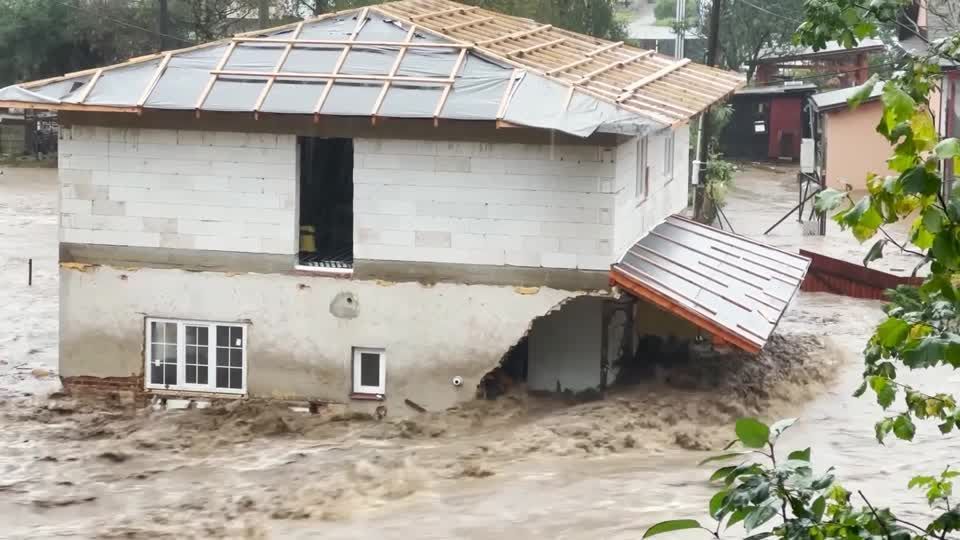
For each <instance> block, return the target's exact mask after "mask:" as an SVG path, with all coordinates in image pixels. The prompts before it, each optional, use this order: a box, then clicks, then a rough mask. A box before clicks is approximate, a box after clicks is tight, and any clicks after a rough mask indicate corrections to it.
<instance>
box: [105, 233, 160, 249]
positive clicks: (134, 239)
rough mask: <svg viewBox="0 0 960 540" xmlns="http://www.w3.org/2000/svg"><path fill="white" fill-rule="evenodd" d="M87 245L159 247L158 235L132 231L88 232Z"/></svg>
mask: <svg viewBox="0 0 960 540" xmlns="http://www.w3.org/2000/svg"><path fill="white" fill-rule="evenodd" d="M89 243H92V244H105V245H113V246H140V247H160V234H159V233H144V232H132V231H107V230H99V231H90V241H89Z"/></svg>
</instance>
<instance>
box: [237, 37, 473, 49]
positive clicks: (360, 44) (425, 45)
mask: <svg viewBox="0 0 960 540" xmlns="http://www.w3.org/2000/svg"><path fill="white" fill-rule="evenodd" d="M234 41H235V42H237V43H268V44H274V45H294V46H299V45H333V46H338V47H342V46H343V45H344V44H346V43H349V44H350V46H351V47H353V48H357V49H359V48H382V47H401V46H403V42H402V41H351V40H349V39H287V38H282V39H281V38H234ZM408 47H410V48H413V49H465V48H469V47H471V45H469V44H466V43H436V42H433V41H422V42H417V43H412V44H410V45H408Z"/></svg>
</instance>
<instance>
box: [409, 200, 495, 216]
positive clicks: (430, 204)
mask: <svg viewBox="0 0 960 540" xmlns="http://www.w3.org/2000/svg"><path fill="white" fill-rule="evenodd" d="M416 215H418V216H436V217H456V218H485V217H493V216H490V215H489V206H488V205H487V204H486V203H484V202H467V203H464V202H436V201H418V202H417V203H416Z"/></svg>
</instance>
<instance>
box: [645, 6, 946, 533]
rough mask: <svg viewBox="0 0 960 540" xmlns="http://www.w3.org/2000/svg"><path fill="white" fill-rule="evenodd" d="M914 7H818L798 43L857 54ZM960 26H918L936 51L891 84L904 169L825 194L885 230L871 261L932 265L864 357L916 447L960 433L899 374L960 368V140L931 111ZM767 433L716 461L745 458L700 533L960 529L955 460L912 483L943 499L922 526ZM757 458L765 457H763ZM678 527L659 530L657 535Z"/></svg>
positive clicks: (853, 223) (861, 224)
mask: <svg viewBox="0 0 960 540" xmlns="http://www.w3.org/2000/svg"><path fill="white" fill-rule="evenodd" d="M907 4H908V2H907V1H906V0H871V1H870V2H864V1H862V0H806V2H805V20H804V22H803V23H802V24H801V25H800V27H799V29H798V30H797V41H798V42H799V43H800V44H802V45H805V46H812V47H814V48H815V49H821V48H823V47H825V46H826V44H827V42H829V41H839V42H840V43H842V44H844V45H846V46H848V47H850V46H855V45H857V44H858V43H859V42H860V41H861V40H863V39H865V38H868V37H876V36H877V35H878V34H879V33H880V32H882V31H884V29H885V28H889V27H890V26H891V25H900V26H901V27H902V28H903V29H905V30H907V31H913V32H915V30H911V27H910V25H905V24H904V23H903V22H902V19H901V18H900V16H901V13H902V11H901V10H902V9H903V8H904V7H906V5H907ZM952 32H953V34H952V35H948V36H947V37H946V38H943V39H936V40H928V38H927V37H926V36H924V35H922V34H920V33H916V32H915V33H916V37H917V38H918V39H922V40H926V41H928V43H927V45H928V52H927V53H925V55H923V56H921V57H915V58H908V59H906V60H904V62H903V65H901V66H899V69H898V70H897V71H896V74H895V75H894V76H893V77H892V78H891V79H890V80H888V81H886V82H885V84H884V87H883V93H882V103H883V113H882V115H881V117H880V118H879V119H878V120H879V122H878V124H877V128H876V129H877V132H878V133H880V134H881V135H882V136H883V137H885V138H886V139H887V140H888V141H889V143H890V145H891V147H892V149H893V154H892V156H891V157H890V159H889V160H888V162H887V165H888V167H889V169H890V170H891V171H893V172H894V174H891V175H884V176H880V175H877V174H874V173H869V174H867V173H866V171H865V174H867V188H868V194H867V195H866V196H864V197H863V198H861V199H859V200H854V199H853V198H852V197H851V194H849V193H846V192H840V191H837V190H826V191H824V192H822V193H821V194H820V195H819V196H818V198H817V202H816V206H817V209H818V210H819V211H820V212H829V213H831V214H833V216H832V217H833V219H834V220H835V221H836V222H837V223H838V224H839V225H840V226H841V227H842V228H843V229H846V230H850V231H851V232H852V234H853V235H854V236H855V237H856V238H857V239H858V240H859V241H860V242H866V241H868V240H870V239H873V238H874V237H876V236H877V235H878V234H879V235H881V236H882V237H881V238H880V239H879V240H877V241H876V242H875V243H874V244H873V246H872V247H871V248H870V250H869V252H868V253H867V256H866V257H865V259H864V264H869V263H870V262H872V261H874V260H876V259H879V258H881V257H882V256H883V249H884V248H885V247H887V246H888V245H890V244H892V245H894V246H897V247H899V248H900V249H904V250H910V251H912V252H915V253H917V254H918V255H920V256H921V257H922V259H923V262H922V264H924V265H929V275H928V276H927V277H926V278H925V279H924V282H923V284H922V285H920V286H919V287H912V286H910V287H908V286H901V287H899V288H897V289H896V290H894V291H890V293H889V303H888V304H887V305H886V306H885V308H884V311H885V314H886V318H885V319H884V320H883V321H881V322H880V324H879V325H878V326H877V328H876V330H875V332H874V333H873V335H872V336H871V337H870V339H869V341H868V344H867V346H866V349H865V351H864V365H865V369H864V372H863V383H862V384H861V385H860V387H859V388H858V389H857V390H856V392H855V395H856V396H862V395H865V394H867V393H868V392H869V393H870V394H872V395H873V396H874V398H875V399H876V401H877V403H878V404H879V405H880V407H881V408H882V409H883V410H884V411H889V412H886V413H885V414H884V416H883V417H882V418H880V419H879V420H878V421H877V422H876V424H875V425H874V433H875V435H876V438H877V440H878V441H879V442H880V443H883V442H884V441H885V440H887V438H889V437H895V438H897V439H902V440H906V441H911V440H913V438H914V436H915V435H916V432H917V425H918V424H921V423H924V422H932V423H935V424H936V425H937V427H938V428H939V430H940V432H941V433H942V434H943V435H944V436H948V434H951V433H952V432H954V431H955V430H960V408H958V406H957V398H956V397H955V396H954V395H952V394H951V393H949V392H945V391H942V389H936V388H933V389H930V388H917V387H915V386H913V385H911V384H908V383H906V382H904V381H903V380H900V379H898V375H899V374H900V373H902V372H903V371H904V370H918V369H928V368H934V367H939V366H945V367H948V368H953V369H960V191H958V192H954V193H949V192H948V191H947V190H945V189H944V185H943V177H942V174H941V171H942V170H943V165H944V164H945V163H946V162H950V161H953V163H954V164H960V140H957V139H956V138H945V139H943V138H941V137H940V135H939V134H938V133H937V130H936V129H935V121H934V118H933V114H932V112H931V111H932V109H933V108H932V107H931V104H930V99H931V95H936V94H937V93H938V92H939V89H940V84H941V82H942V80H943V79H942V73H941V71H940V67H939V65H940V63H941V61H942V60H944V59H947V60H951V61H953V62H958V63H960V32H958V31H957V27H955V26H954V27H952ZM874 84H876V80H872V81H871V82H870V83H869V84H868V85H867V86H866V87H865V88H864V89H863V90H862V91H860V92H857V94H856V95H854V96H853V97H852V98H851V99H850V105H851V106H854V107H855V106H857V105H858V104H859V102H860V101H862V100H863V99H865V97H866V96H867V95H869V94H870V92H871V91H872V89H873V85H874ZM904 220H906V221H909V222H910V223H911V227H910V233H909V237H908V238H907V239H906V240H904V241H902V242H900V241H897V240H896V239H894V237H893V236H892V235H890V234H889V233H887V232H886V231H885V230H884V228H883V227H884V225H887V224H892V223H896V222H900V221H904ZM789 423H790V422H787V424H789ZM782 425H786V424H782ZM782 425H781V426H782ZM762 426H763V425H762V424H760V423H759V422H757V421H756V420H746V419H745V420H741V421H739V422H737V426H736V433H737V441H736V442H735V443H734V444H739V445H740V446H741V447H742V448H743V449H742V450H740V451H736V452H732V453H728V454H725V455H723V456H719V457H718V458H717V459H724V460H729V459H733V458H737V459H740V460H741V462H740V463H738V464H737V465H731V466H726V467H723V468H721V469H718V470H717V471H716V472H715V473H714V474H713V475H712V477H711V481H715V482H719V483H720V491H718V492H717V494H716V495H715V496H714V497H713V498H712V499H711V501H710V505H709V514H710V516H711V517H712V518H713V519H714V520H715V522H716V523H715V526H712V527H705V526H703V525H701V524H700V523H699V522H697V523H696V524H690V523H686V525H687V526H691V527H700V528H704V529H706V530H708V531H709V532H710V533H711V534H713V535H714V536H716V537H718V538H719V534H720V530H721V528H723V527H730V526H731V525H733V524H737V523H741V522H742V524H743V527H744V528H745V529H746V530H747V532H748V534H749V533H751V532H753V531H754V530H756V529H757V528H759V527H761V526H764V525H766V527H765V529H766V532H761V533H758V534H754V535H753V536H751V537H750V538H751V539H759V538H765V537H776V538H783V539H791V540H792V539H798V540H799V539H813V540H826V539H843V540H847V539H854V538H856V539H861V538H877V539H886V540H900V539H903V540H906V539H920V538H924V539H941V540H943V539H946V538H950V537H956V534H955V533H956V532H957V531H960V505H958V504H957V501H956V499H955V498H954V499H951V494H952V489H953V482H954V479H955V478H956V477H957V476H960V472H957V471H953V470H951V468H950V464H940V465H938V468H937V470H935V471H934V472H932V474H929V475H922V476H918V477H915V478H914V479H913V480H911V481H910V483H909V485H908V486H906V487H907V488H909V489H920V490H922V491H923V496H924V498H925V499H926V502H927V503H928V504H929V505H930V509H931V515H932V516H933V517H932V519H931V520H930V521H929V522H928V523H926V524H923V525H918V524H916V523H913V522H908V521H905V520H904V519H902V518H900V517H898V515H897V514H896V513H895V512H894V511H893V510H891V509H888V508H877V507H875V506H873V505H872V504H871V503H870V501H869V500H868V498H867V497H866V496H865V495H864V494H863V493H860V492H858V496H859V497H858V499H857V502H854V500H852V496H851V492H850V491H848V490H847V489H845V488H843V487H842V486H840V485H839V484H838V483H837V482H836V479H835V478H834V476H833V474H832V472H831V471H830V469H827V470H825V471H820V472H817V471H816V469H815V468H814V467H813V466H812V464H811V461H810V451H809V449H805V450H801V451H794V452H790V453H789V454H788V455H787V457H786V459H783V457H782V456H781V455H778V454H777V449H776V440H777V437H778V435H779V433H780V432H782V429H778V428H777V425H774V426H770V428H769V430H768V431H769V435H768V437H767V438H766V440H764V435H765V434H767V430H765V429H764V428H763V427H762ZM757 456H760V457H763V458H765V460H761V461H759V462H758V461H755V460H754V458H756V457H757ZM710 461H713V460H710ZM930 465H933V464H930ZM770 522H773V524H772V525H770ZM670 529H671V528H670V527H669V526H664V525H663V524H658V525H655V526H654V527H653V528H651V529H650V531H648V536H652V535H654V534H660V533H662V532H667V530H670Z"/></svg>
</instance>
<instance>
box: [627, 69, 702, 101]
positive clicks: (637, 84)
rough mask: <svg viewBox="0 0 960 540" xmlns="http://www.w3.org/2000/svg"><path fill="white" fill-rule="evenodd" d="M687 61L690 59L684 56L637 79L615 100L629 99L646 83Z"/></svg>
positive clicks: (671, 71) (668, 72)
mask: <svg viewBox="0 0 960 540" xmlns="http://www.w3.org/2000/svg"><path fill="white" fill-rule="evenodd" d="M689 63H690V59H689V58H684V59H683V60H680V61H679V62H675V63H673V64H670V65H669V66H667V67H665V68H662V69H660V70H659V71H657V72H656V73H652V74H650V75H648V76H646V77H644V78H642V79H640V80H639V81H637V82H635V83H633V84H631V85H630V86H628V87H626V88H625V89H624V92H623V94H622V95H621V96H620V97H618V98H617V102H618V103H619V102H623V101H625V100H627V99H629V98H630V96H632V95H633V94H634V93H635V92H636V91H637V90H638V89H640V88H643V87H644V86H646V85H648V84H650V83H652V82H654V81H656V80H657V79H662V78H663V77H666V76H667V75H669V74H671V73H673V72H674V71H676V70H678V69H680V68H682V67H683V66H685V65H687V64H689Z"/></svg>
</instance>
